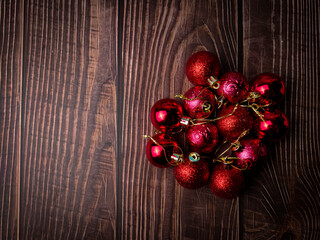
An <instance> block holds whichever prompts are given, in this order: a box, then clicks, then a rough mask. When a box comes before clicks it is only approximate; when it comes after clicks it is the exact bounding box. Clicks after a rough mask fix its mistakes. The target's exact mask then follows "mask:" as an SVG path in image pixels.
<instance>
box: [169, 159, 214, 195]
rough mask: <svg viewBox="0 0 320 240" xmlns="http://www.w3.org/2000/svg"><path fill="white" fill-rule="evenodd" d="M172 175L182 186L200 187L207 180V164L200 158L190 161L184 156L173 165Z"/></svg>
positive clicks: (208, 172) (208, 173)
mask: <svg viewBox="0 0 320 240" xmlns="http://www.w3.org/2000/svg"><path fill="white" fill-rule="evenodd" d="M174 175H175V178H176V180H177V182H178V183H179V184H180V185H181V186H182V187H185V188H189V189H196V188H200V187H202V186H204V185H205V184H206V183H207V182H208V180H209V175H210V170H209V164H208V163H207V162H206V161H204V160H202V159H200V160H199V161H197V162H191V161H190V160H189V159H188V158H187V157H186V158H185V159H184V162H183V163H181V164H180V165H178V166H176V167H175V169H174Z"/></svg>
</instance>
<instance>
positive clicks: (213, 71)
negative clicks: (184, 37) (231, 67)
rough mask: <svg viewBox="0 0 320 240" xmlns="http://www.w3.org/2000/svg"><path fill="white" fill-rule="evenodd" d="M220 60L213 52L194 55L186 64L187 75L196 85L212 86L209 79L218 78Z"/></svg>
mask: <svg viewBox="0 0 320 240" xmlns="http://www.w3.org/2000/svg"><path fill="white" fill-rule="evenodd" d="M220 69H221V67H220V63H219V59H218V58H217V57H216V55H214V54H213V53H211V52H207V51H201V52H197V53H195V54H193V55H192V56H191V57H190V58H189V59H188V61H187V64H186V75H187V77H188V79H189V81H190V82H192V83H193V84H194V85H201V86H210V84H209V82H208V78H210V77H211V76H213V77H218V76H219V73H220Z"/></svg>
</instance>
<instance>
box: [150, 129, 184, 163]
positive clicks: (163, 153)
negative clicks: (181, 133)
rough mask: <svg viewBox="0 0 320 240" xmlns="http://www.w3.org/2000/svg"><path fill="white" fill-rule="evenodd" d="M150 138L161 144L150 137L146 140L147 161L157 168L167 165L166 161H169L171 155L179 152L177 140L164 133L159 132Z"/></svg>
mask: <svg viewBox="0 0 320 240" xmlns="http://www.w3.org/2000/svg"><path fill="white" fill-rule="evenodd" d="M152 138H153V139H154V140H155V141H156V142H157V143H159V144H160V145H161V146H159V145H157V144H156V143H155V142H154V141H152V140H151V139H150V140H149V141H148V143H147V147H146V154H147V157H148V160H149V162H150V163H151V164H152V165H154V166H156V167H159V168H165V167H169V166H170V164H169V162H168V161H171V158H170V157H171V155H172V154H173V153H180V151H179V148H178V144H177V142H176V141H175V140H174V139H173V138H172V137H170V136H169V135H167V134H165V133H159V134H157V135H155V136H153V137H152Z"/></svg>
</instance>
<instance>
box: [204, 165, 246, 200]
mask: <svg viewBox="0 0 320 240" xmlns="http://www.w3.org/2000/svg"><path fill="white" fill-rule="evenodd" d="M244 186H245V181H244V176H243V173H242V171H241V170H238V169H235V168H233V167H231V166H225V165H224V164H223V163H219V164H218V165H216V166H215V167H214V168H213V171H212V173H211V178H210V188H211V190H212V192H213V193H214V194H215V195H216V196H218V197H220V198H224V199H232V198H235V197H237V196H239V194H240V192H241V190H242V189H243V188H244Z"/></svg>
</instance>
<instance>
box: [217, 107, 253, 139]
mask: <svg viewBox="0 0 320 240" xmlns="http://www.w3.org/2000/svg"><path fill="white" fill-rule="evenodd" d="M234 108H235V105H229V106H227V107H226V108H224V109H222V110H221V111H220V112H219V113H218V115H217V117H222V116H226V115H228V114H230V113H232V111H233V109H234ZM252 124H253V117H252V115H251V114H250V112H249V111H248V110H246V109H245V108H243V107H240V106H238V107H237V109H236V110H235V112H234V113H233V115H231V116H228V117H225V118H222V119H220V120H217V121H216V125H217V128H218V130H219V132H220V134H221V135H222V136H223V137H224V138H225V139H227V140H229V141H234V140H236V139H237V138H238V137H239V136H240V134H241V133H243V132H244V131H245V130H251V128H252Z"/></svg>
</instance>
